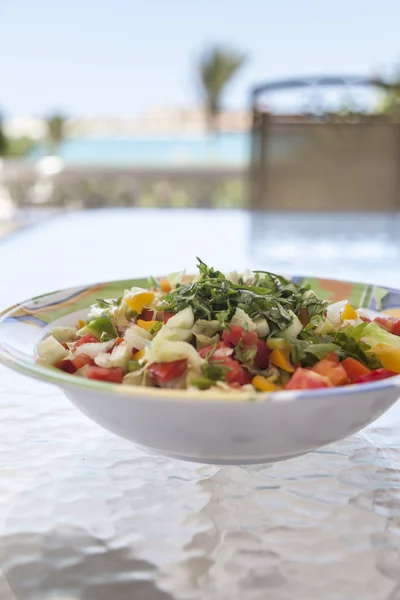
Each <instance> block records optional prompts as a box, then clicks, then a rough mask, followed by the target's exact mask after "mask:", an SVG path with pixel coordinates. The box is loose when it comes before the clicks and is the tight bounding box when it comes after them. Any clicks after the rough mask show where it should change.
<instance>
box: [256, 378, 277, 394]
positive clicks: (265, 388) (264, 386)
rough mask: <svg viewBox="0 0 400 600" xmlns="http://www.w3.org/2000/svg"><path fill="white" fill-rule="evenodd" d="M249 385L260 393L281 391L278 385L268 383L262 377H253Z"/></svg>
mask: <svg viewBox="0 0 400 600" xmlns="http://www.w3.org/2000/svg"><path fill="white" fill-rule="evenodd" d="M251 383H252V384H253V386H254V387H255V388H256V390H260V392H277V391H278V390H281V389H282V388H281V387H280V386H279V385H276V384H275V383H272V381H269V380H268V379H267V378H266V377H263V376H262V375H256V376H255V377H253V379H252V381H251Z"/></svg>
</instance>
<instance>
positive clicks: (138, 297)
mask: <svg viewBox="0 0 400 600" xmlns="http://www.w3.org/2000/svg"><path fill="white" fill-rule="evenodd" d="M154 298H155V294H154V292H148V291H143V292H142V291H140V292H136V293H134V294H132V295H129V296H126V297H125V302H126V303H127V305H128V306H129V308H131V309H132V310H134V311H135V312H136V313H137V314H138V315H140V313H141V312H142V311H143V309H144V307H145V306H148V305H149V304H150V303H151V302H152V301H153V300H154Z"/></svg>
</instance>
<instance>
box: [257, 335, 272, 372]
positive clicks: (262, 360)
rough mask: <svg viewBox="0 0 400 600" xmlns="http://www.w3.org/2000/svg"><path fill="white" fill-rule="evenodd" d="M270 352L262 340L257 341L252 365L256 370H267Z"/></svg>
mask: <svg viewBox="0 0 400 600" xmlns="http://www.w3.org/2000/svg"><path fill="white" fill-rule="evenodd" d="M269 355H270V350H269V349H268V348H267V345H266V343H265V342H263V341H262V340H257V354H256V356H255V359H254V364H255V366H256V367H257V369H267V368H268V365H269Z"/></svg>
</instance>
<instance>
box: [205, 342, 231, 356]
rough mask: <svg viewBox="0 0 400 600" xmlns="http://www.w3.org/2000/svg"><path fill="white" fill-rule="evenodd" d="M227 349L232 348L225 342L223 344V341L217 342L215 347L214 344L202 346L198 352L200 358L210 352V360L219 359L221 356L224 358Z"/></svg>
mask: <svg viewBox="0 0 400 600" xmlns="http://www.w3.org/2000/svg"><path fill="white" fill-rule="evenodd" d="M228 350H232V349H231V348H230V347H229V346H227V345H226V344H224V342H218V344H217V346H216V347H215V345H210V346H204V348H200V350H199V354H200V356H201V358H206V356H207V355H208V354H210V353H211V352H212V356H211V358H210V360H221V358H225V357H226V356H227V351H228ZM232 352H233V351H232Z"/></svg>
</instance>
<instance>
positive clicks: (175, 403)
mask: <svg viewBox="0 0 400 600" xmlns="http://www.w3.org/2000/svg"><path fill="white" fill-rule="evenodd" d="M293 280H295V281H296V283H299V282H300V281H302V282H303V283H305V282H307V283H310V284H311V285H312V287H313V289H315V290H316V291H317V292H318V293H319V295H320V296H321V297H325V298H326V299H329V300H333V301H334V300H338V299H343V298H350V300H351V301H352V302H353V303H354V305H357V306H363V307H365V308H366V309H370V310H373V311H376V309H377V308H378V306H377V300H376V298H379V299H380V301H381V302H382V303H383V306H382V307H380V308H383V310H384V311H387V312H388V313H390V314H395V313H396V311H398V312H399V313H400V309H399V307H400V292H398V291H395V290H382V289H381V288H380V289H379V290H374V288H372V287H371V286H366V285H361V284H351V283H347V282H346V283H345V282H337V281H331V280H316V279H313V280H310V279H308V280H305V279H304V278H300V277H293ZM133 285H145V281H143V280H129V281H118V282H112V283H105V284H99V285H95V286H90V287H86V288H79V289H69V290H64V291H61V292H54V293H52V294H46V295H44V296H40V297H38V298H33V299H31V300H28V301H27V302H23V303H21V304H18V305H16V306H13V307H11V308H9V309H7V310H6V311H4V312H3V313H2V316H1V318H0V361H1V362H2V363H3V364H5V365H7V366H9V367H10V368H12V369H15V370H17V371H20V372H22V373H24V374H25V375H29V376H31V377H35V378H37V379H41V380H43V381H46V382H48V383H53V384H55V385H57V386H58V387H60V388H61V389H62V390H63V391H64V393H65V394H66V396H67V397H68V398H69V399H70V400H71V402H72V403H73V404H74V405H75V406H76V407H77V408H79V410H81V411H82V412H83V413H85V414H86V415H87V416H88V417H89V418H91V419H92V420H93V421H95V422H96V423H98V424H99V425H101V426H102V427H104V428H105V429H108V430H109V431H111V432H113V433H115V434H116V435H119V436H121V437H124V438H127V439H129V440H131V441H132V442H135V443H136V444H139V445H141V446H144V447H146V448H147V449H149V450H152V451H155V452H157V453H159V454H163V455H166V456H171V457H175V458H180V459H184V460H189V461H196V462H202V463H214V464H250V463H264V462H272V461H279V460H283V459H286V458H290V457H294V456H299V455H301V454H304V453H306V452H309V451H310V450H314V449H315V448H319V447H321V446H324V445H326V444H329V443H331V442H334V441H337V440H339V439H342V438H344V437H347V436H348V435H351V434H352V433H355V432H356V431H358V430H360V429H362V428H363V427H365V426H366V425H368V424H369V423H371V422H372V421H374V420H375V419H376V418H377V417H379V416H380V415H382V414H383V413H384V412H385V411H386V410H387V409H388V408H389V407H390V406H392V404H394V403H395V402H396V400H397V399H398V397H399V396H400V389H399V387H400V376H399V377H393V378H391V379H387V380H383V381H378V382H376V383H371V384H363V385H354V386H348V387H341V388H330V389H324V390H312V391H304V392H296V391H294V392H293V391H290V392H289V391H287V392H278V393H272V394H269V395H268V394H258V393H257V394H256V393H253V394H251V393H250V394H242V393H229V394H225V393H219V392H218V393H214V392H200V391H199V392H187V391H184V390H183V391H173V390H161V389H154V388H139V387H132V386H125V385H115V384H110V383H104V382H100V381H93V380H89V379H84V378H79V377H73V376H70V375H68V374H66V373H63V372H62V371H58V370H56V369H53V368H48V367H46V366H43V365H41V364H39V363H38V362H37V360H36V357H35V347H36V344H37V342H38V341H39V340H40V339H41V338H43V337H44V336H45V335H46V333H47V332H48V331H49V330H50V329H52V328H53V327H54V326H55V325H58V324H65V325H74V324H76V322H77V319H79V318H82V317H85V316H86V313H87V309H88V307H89V306H90V304H92V303H93V302H94V301H95V300H96V299H97V298H113V297H117V296H120V295H121V294H122V292H123V290H124V289H126V288H128V287H132V286H133ZM376 292H378V293H376ZM382 296H384V298H383V300H381V299H382Z"/></svg>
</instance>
